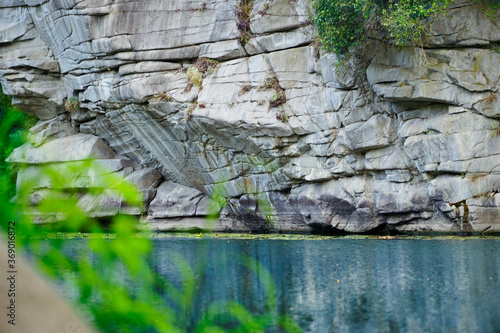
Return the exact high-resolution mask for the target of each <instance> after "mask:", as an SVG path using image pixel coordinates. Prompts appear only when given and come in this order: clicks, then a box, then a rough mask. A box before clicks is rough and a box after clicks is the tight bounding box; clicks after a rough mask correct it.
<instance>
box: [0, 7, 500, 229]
mask: <svg viewBox="0 0 500 333" xmlns="http://www.w3.org/2000/svg"><path fill="white" fill-rule="evenodd" d="M239 10H240V6H238V1H237V0H205V1H188V0H169V1H161V0H141V1H133V0H50V1H47V0H0V17H1V18H2V20H1V21H0V49H1V52H0V80H1V84H2V87H3V89H4V92H5V93H6V94H9V95H12V96H13V101H14V103H16V104H17V105H18V106H19V107H20V108H21V109H22V110H24V111H25V112H27V113H30V114H33V115H35V116H36V117H38V118H39V119H40V123H39V124H37V125H36V126H35V127H34V128H32V130H31V135H30V142H29V143H27V144H26V145H25V146H23V147H21V148H19V149H18V150H16V151H15V152H14V153H13V155H12V156H11V157H10V160H11V161H12V162H14V163H22V165H24V167H23V168H22V169H21V171H20V173H19V178H20V179H22V178H23V177H28V176H27V175H29V174H30V172H32V171H30V169H31V170H33V169H36V168H37V167H38V165H40V164H47V163H52V164H57V163H78V161H82V160H85V159H88V158H89V157H92V156H93V157H95V158H97V159H99V160H101V161H103V163H104V164H105V165H107V166H109V167H110V169H111V171H112V172H118V173H121V174H122V175H123V176H125V177H128V179H130V180H131V181H132V182H134V183H135V184H137V185H139V188H140V189H141V190H142V191H143V193H144V194H145V196H146V199H147V200H146V204H147V206H146V210H145V211H144V210H143V211H142V214H143V216H144V219H145V221H148V222H149V223H150V224H151V226H152V227H153V228H155V229H159V230H173V229H176V230H178V229H189V228H206V227H207V224H206V222H205V216H207V214H208V212H209V199H208V197H209V196H210V195H212V194H214V193H215V194H216V197H217V198H219V200H220V201H223V203H224V204H223V205H222V206H224V208H223V209H222V212H221V215H220V219H219V221H218V222H216V223H215V224H210V225H208V227H209V228H213V229H215V230H243V231H253V230H257V231H270V230H276V231H289V232H290V231H302V232H335V231H346V232H370V231H383V230H385V231H390V230H394V231H402V232H414V231H436V232H459V231H475V232H500V208H499V207H500V194H499V193H498V192H499V190H500V135H499V133H500V124H499V120H500V94H499V87H500V83H499V77H500V53H499V52H497V51H495V50H498V45H499V43H500V26H499V25H498V22H497V21H496V20H495V19H493V18H492V19H489V18H487V17H486V15H485V13H483V12H482V11H481V9H480V6H479V5H475V4H474V3H467V2H461V3H456V4H455V5H454V6H452V8H451V13H452V15H451V16H449V17H444V18H441V19H439V20H438V21H437V22H436V23H435V24H434V27H433V36H431V38H430V45H431V47H430V48H428V49H425V50H421V49H412V48H405V49H399V48H398V49H396V48H390V47H388V46H387V47H381V48H380V49H377V50H374V51H373V52H374V55H375V56H374V58H373V60H372V61H371V63H370V65H369V67H368V69H367V71H366V74H367V77H368V83H369V87H368V88H367V87H361V86H359V85H358V84H357V83H356V82H357V81H358V80H355V79H354V76H353V75H352V73H351V72H350V71H349V70H342V68H337V67H336V65H335V64H336V62H337V60H338V59H337V57H336V56H335V55H332V54H322V53H321V52H320V51H319V50H318V49H317V46H315V45H314V39H315V29H314V27H313V26H312V25H311V17H312V10H311V6H310V4H309V2H308V0H265V1H264V0H254V1H253V9H252V13H251V15H250V19H249V20H248V22H241V21H238V20H239V19H238V18H237V12H238V11H239ZM248 27H249V30H248V31H249V33H248V34H247V36H246V37H242V36H244V34H243V32H242V31H241V30H240V29H246V28H248ZM495 45H497V47H496V48H495ZM207 59H208V60H207ZM75 101H76V104H77V105H75V103H74V102H75ZM70 102H73V104H72V103H70ZM65 103H66V104H65ZM51 152H52V154H51ZM54 152H57V153H55V154H54ZM82 177H83V179H84V180H85V179H87V178H88V177H87V178H85V177H84V176H82ZM82 177H80V176H78V175H77V176H75V182H76V184H73V185H71V186H74V187H83V188H84V187H91V186H92V183H91V182H90V183H89V182H87V181H78V180H79V179H80V178H82ZM80 180H81V179H80ZM50 188H51V184H50V183H44V182H43V181H41V182H39V184H37V186H36V189H34V191H35V192H36V191H40V190H46V191H47V190H50ZM80 200H81V204H82V205H83V207H86V208H87V210H88V212H89V214H94V215H95V216H106V215H113V214H117V213H128V214H140V213H141V212H140V211H139V209H130V207H129V209H124V208H123V207H121V206H120V205H121V203H120V201H119V200H111V201H112V204H110V203H109V200H99V198H97V199H96V198H88V197H85V196H82V198H81V199H80ZM35 201H36V200H35Z"/></svg>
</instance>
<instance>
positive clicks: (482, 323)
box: [154, 238, 500, 332]
mask: <svg viewBox="0 0 500 333" xmlns="http://www.w3.org/2000/svg"><path fill="white" fill-rule="evenodd" d="M172 253H180V254H182V255H183V256H185V257H186V258H187V259H188V261H189V262H190V263H191V264H192V265H193V266H197V265H200V266H201V268H200V270H199V271H198V276H197V279H198V281H199V294H198V298H197V301H196V304H195V307H194V309H193V310H192V311H193V315H195V316H197V315H199V314H200V313H201V312H202V310H203V309H204V308H206V306H208V305H209V304H211V303H213V302H214V301H217V300H227V299H231V300H235V301H237V302H240V303H242V304H244V305H245V306H247V308H249V309H250V310H252V311H253V312H254V313H259V312H263V311H265V310H264V299H265V292H264V288H263V286H262V283H261V282H260V280H259V279H258V278H257V277H256V276H255V274H253V273H252V272H251V271H249V270H248V268H247V267H246V266H245V265H244V264H243V259H242V256H241V254H243V255H245V256H249V257H252V258H255V259H257V260H258V261H259V262H260V263H262V264H263V265H264V266H265V267H266V268H267V269H268V270H269V271H270V272H271V273H272V275H273V277H274V281H275V283H276V292H277V297H278V307H279V311H280V312H281V313H283V314H287V315H289V316H291V317H292V318H293V319H295V320H296V321H297V322H298V323H299V324H300V325H301V326H302V327H303V328H304V330H305V331H307V332H500V283H499V281H500V280H499V278H500V240H499V239H489V240H485V239H468V240H457V239H433V240H412V239H402V240H375V239H373V240H372V239H352V238H340V239H339V238H337V239H328V240H270V239H267V240H237V239H230V240H227V239H202V240H200V239H195V238H166V239H159V240H156V241H155V250H154V255H155V260H156V264H157V269H158V272H159V273H160V274H162V275H165V276H167V277H168V278H169V279H170V280H173V281H174V282H175V283H180V281H181V279H180V276H179V273H178V271H177V268H176V267H175V266H174V265H173V264H172V263H171V262H170V261H169V258H170V257H171V255H172ZM201 272H204V274H202V273H201Z"/></svg>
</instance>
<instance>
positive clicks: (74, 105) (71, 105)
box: [64, 96, 80, 113]
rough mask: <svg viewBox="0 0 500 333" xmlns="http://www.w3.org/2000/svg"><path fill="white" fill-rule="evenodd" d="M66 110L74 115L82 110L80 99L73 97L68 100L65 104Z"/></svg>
mask: <svg viewBox="0 0 500 333" xmlns="http://www.w3.org/2000/svg"><path fill="white" fill-rule="evenodd" d="M64 109H65V110H66V111H68V112H70V113H74V112H76V111H78V110H80V101H79V100H78V97H76V96H73V97H70V98H68V100H67V101H66V103H65V104H64Z"/></svg>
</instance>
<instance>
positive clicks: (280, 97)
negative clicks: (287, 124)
mask: <svg viewBox="0 0 500 333" xmlns="http://www.w3.org/2000/svg"><path fill="white" fill-rule="evenodd" d="M262 88H264V89H274V92H275V93H274V94H273V96H272V97H271V100H270V103H269V105H270V106H271V107H272V108H274V107H277V106H278V105H281V104H285V103H286V94H285V90H284V89H283V88H281V86H280V83H279V81H278V78H277V77H276V76H270V77H267V78H266V79H265V80H264V85H263V86H262Z"/></svg>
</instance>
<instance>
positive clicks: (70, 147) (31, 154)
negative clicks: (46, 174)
mask: <svg viewBox="0 0 500 333" xmlns="http://www.w3.org/2000/svg"><path fill="white" fill-rule="evenodd" d="M115 155H116V153H115V152H114V151H113V150H111V149H110V148H109V146H108V144H107V143H106V142H105V141H104V140H103V139H101V138H99V137H96V136H92V135H87V134H75V135H72V136H68V137H63V138H58V139H54V140H52V141H49V142H47V143H45V144H44V145H42V146H40V147H38V148H34V147H32V146H31V144H30V143H25V144H24V145H22V146H21V147H19V148H16V149H15V150H14V151H13V152H12V154H11V155H10V156H9V158H8V159H7V161H8V162H13V163H28V164H38V163H48V162H67V161H80V160H88V159H92V158H103V159H105V158H113V157H114V156H115Z"/></svg>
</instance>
